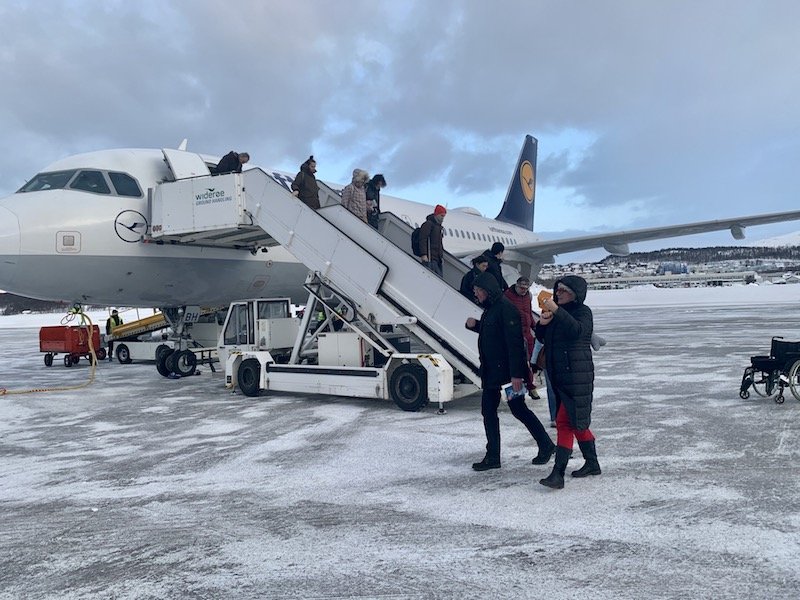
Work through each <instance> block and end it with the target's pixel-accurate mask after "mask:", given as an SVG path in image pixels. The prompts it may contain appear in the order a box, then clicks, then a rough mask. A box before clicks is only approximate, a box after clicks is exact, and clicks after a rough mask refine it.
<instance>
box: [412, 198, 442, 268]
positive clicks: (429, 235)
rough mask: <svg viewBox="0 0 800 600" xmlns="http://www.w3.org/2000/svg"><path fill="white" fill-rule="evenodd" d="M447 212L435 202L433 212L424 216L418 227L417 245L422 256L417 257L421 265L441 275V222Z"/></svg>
mask: <svg viewBox="0 0 800 600" xmlns="http://www.w3.org/2000/svg"><path fill="white" fill-rule="evenodd" d="M446 214H447V209H446V208H445V207H444V206H442V205H441V204H437V205H436V207H435V208H434V209H433V213H432V214H430V215H428V216H427V217H426V218H425V222H424V223H423V224H422V225H421V226H420V228H419V247H420V248H421V249H422V256H420V257H419V259H420V261H421V262H422V264H423V265H425V266H426V267H428V268H429V269H430V270H431V271H433V272H434V273H436V274H437V275H438V276H439V277H441V276H442V260H443V259H444V228H443V227H442V222H443V221H444V217H445V215H446Z"/></svg>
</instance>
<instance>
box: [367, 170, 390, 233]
mask: <svg viewBox="0 0 800 600" xmlns="http://www.w3.org/2000/svg"><path fill="white" fill-rule="evenodd" d="M385 187H386V178H385V177H384V176H383V175H382V174H381V173H378V174H377V175H375V176H373V178H372V179H370V180H369V183H367V188H366V191H367V217H368V219H369V224H370V225H372V226H373V227H374V228H375V229H377V228H378V217H379V216H380V214H381V190H382V189H383V188H385Z"/></svg>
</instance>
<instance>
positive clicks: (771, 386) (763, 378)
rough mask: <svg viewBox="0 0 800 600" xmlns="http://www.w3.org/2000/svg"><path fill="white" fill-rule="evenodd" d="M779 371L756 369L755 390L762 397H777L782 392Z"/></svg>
mask: <svg viewBox="0 0 800 600" xmlns="http://www.w3.org/2000/svg"><path fill="white" fill-rule="evenodd" d="M779 375H780V373H779V372H778V371H754V372H753V391H755V393H756V394H758V395H759V396H761V397H762V398H775V397H776V396H778V395H779V394H780V392H781V386H780V384H779V381H778V376H779Z"/></svg>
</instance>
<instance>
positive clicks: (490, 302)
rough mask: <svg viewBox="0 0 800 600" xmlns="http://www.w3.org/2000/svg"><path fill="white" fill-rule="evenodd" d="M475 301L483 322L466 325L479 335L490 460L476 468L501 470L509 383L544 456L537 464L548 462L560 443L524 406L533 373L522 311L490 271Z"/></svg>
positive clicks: (515, 407)
mask: <svg viewBox="0 0 800 600" xmlns="http://www.w3.org/2000/svg"><path fill="white" fill-rule="evenodd" d="M473 289H474V293H475V297H476V298H477V299H478V301H479V304H480V306H482V307H483V309H484V310H483V314H482V315H481V318H480V320H476V319H474V318H472V317H470V318H468V319H467V322H466V327H467V329H470V330H472V331H477V332H478V355H479V357H480V375H481V387H482V388H483V392H482V396H481V414H482V415H483V428H484V431H485V432H486V456H484V458H483V460H481V461H480V462H476V463H474V464H473V465H472V468H473V469H475V470H476V471H486V470H489V469H499V468H500V420H499V418H498V416H497V409H498V407H499V406H500V388H501V386H503V385H504V384H505V383H507V382H508V381H509V380H511V386H512V388H513V390H514V394H513V395H512V396H511V397H510V398H509V399H508V407H509V409H510V410H511V414H512V415H514V417H515V418H516V419H518V420H519V421H521V422H522V424H523V425H525V427H526V428H527V429H528V431H529V432H530V434H531V436H532V437H533V439H534V440H536V444H537V445H538V447H539V453H538V454H537V455H536V457H535V458H534V459H533V464H536V465H543V464H546V463H547V462H548V461H549V460H550V457H551V456H552V455H553V452H554V451H555V448H556V446H555V444H553V441H552V440H551V439H550V436H549V435H547V432H546V431H545V429H544V427H543V426H542V424H541V422H540V421H539V419H538V418H536V415H535V414H533V412H532V411H531V410H530V409H529V408H528V407H527V406H526V404H525V390H524V388H523V386H522V383H523V380H524V377H525V373H526V371H527V370H528V357H527V356H526V353H525V342H524V340H523V338H522V327H521V325H520V317H519V311H518V310H517V309H516V308H515V307H514V305H513V304H511V302H509V301H508V299H506V298H505V297H504V296H503V293H502V291H501V290H500V286H499V285H498V283H497V279H496V278H495V277H494V275H492V274H491V273H489V272H488V271H486V272H483V273H480V274H479V275H478V276H477V277H476V278H475V284H474V287H473Z"/></svg>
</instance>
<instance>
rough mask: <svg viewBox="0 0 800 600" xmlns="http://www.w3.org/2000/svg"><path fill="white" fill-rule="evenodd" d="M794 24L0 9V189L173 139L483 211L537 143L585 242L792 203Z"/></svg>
mask: <svg viewBox="0 0 800 600" xmlns="http://www.w3.org/2000/svg"><path fill="white" fill-rule="evenodd" d="M799 21H800V5H797V4H796V3H794V2H784V1H780V0H778V1H774V2H770V3H768V4H767V5H763V6H756V5H754V4H752V3H751V2H747V1H745V0H733V1H722V0H712V1H707V2H701V3H697V2H690V1H688V0H676V1H674V2H669V3H653V2H638V1H634V0H610V1H608V2H603V3H597V2H578V3H564V2H557V1H555V0H552V1H539V2H525V1H522V0H518V1H517V0H498V1H497V2H491V3H489V2H483V1H478V0H466V1H455V0H442V1H439V2H422V1H417V2H407V3H394V2H389V1H383V2H381V1H377V2H376V1H369V2H368V1H366V0H351V1H349V2H347V3H346V4H341V3H330V2H322V1H302V2H301V1H298V2H292V3H289V2H262V1H257V0H242V1H240V2H238V3H236V4H233V5H231V4H229V3H218V2H210V1H198V2H183V1H178V0H174V1H171V2H170V1H164V2H154V1H153V2H136V3H123V2H104V1H100V0H96V1H91V0H83V1H66V0H64V1H54V2H48V3H41V2H22V1H17V2H5V3H3V4H2V5H0V73H2V76H3V89H4V93H3V96H2V98H0V129H1V130H2V131H3V139H4V142H5V147H6V152H5V153H4V154H3V155H2V156H0V189H2V190H5V191H10V190H13V189H15V188H16V187H18V186H19V185H20V184H21V183H22V181H23V179H24V178H27V177H30V176H31V175H32V174H33V173H34V172H35V171H36V170H37V169H39V168H41V167H42V166H44V165H45V164H47V163H48V162H51V161H52V160H55V159H57V158H61V157H63V156H64V155H67V154H70V153H74V152H79V151H80V152H83V151H89V150H94V149H97V148H100V147H129V146H145V147H160V146H168V145H173V146H174V145H176V144H177V143H178V142H179V141H180V140H181V139H183V138H184V137H187V138H189V144H190V145H189V147H190V148H191V149H195V150H198V151H202V152H206V153H219V154H223V153H225V152H227V151H228V150H230V149H232V148H236V149H247V150H248V151H250V152H251V154H252V155H253V157H254V161H255V162H257V163H259V164H263V165H275V166H281V165H284V166H289V167H291V168H292V169H293V168H296V166H297V165H298V164H299V163H300V162H302V160H304V159H305V158H306V157H307V156H308V155H309V154H310V153H311V152H315V151H318V150H319V149H324V150H325V151H326V152H327V153H330V154H329V156H327V157H326V156H319V159H320V164H321V166H322V167H324V166H325V165H326V164H334V163H336V164H337V165H338V166H337V167H336V168H337V174H339V172H341V173H347V172H348V169H352V168H353V167H355V166H361V167H363V168H366V169H368V170H370V171H371V172H373V171H382V172H383V173H385V174H386V175H387V178H388V179H389V180H390V181H391V182H392V183H391V185H392V192H393V194H394V193H397V194H398V195H402V190H403V188H404V187H407V188H411V187H414V188H415V189H418V188H419V187H420V186H425V185H427V186H429V187H430V189H431V190H432V194H433V195H436V196H438V197H444V196H450V197H454V199H453V204H459V203H460V202H459V201H458V200H457V197H458V196H461V195H464V196H467V197H468V198H470V199H473V200H476V201H478V202H485V205H484V206H479V208H482V209H483V210H484V211H485V212H489V213H493V212H496V210H497V208H498V206H499V202H500V200H501V199H502V197H503V196H504V194H505V189H506V187H507V185H508V178H509V175H510V171H511V169H512V168H513V165H514V162H515V160H516V157H517V153H518V152H519V147H520V145H521V143H522V140H523V138H524V135H525V134H526V133H531V134H533V135H535V136H536V137H538V138H539V140H540V145H539V157H540V163H539V168H538V176H539V182H540V185H543V186H545V187H543V188H540V192H539V194H538V195H537V203H538V204H540V205H546V204H547V203H548V201H549V198H550V199H551V200H550V201H553V200H552V198H559V201H560V200H562V199H566V200H565V201H566V202H568V203H572V205H573V206H574V207H581V206H585V207H588V208H590V209H591V210H592V211H593V213H592V214H594V215H598V218H599V219H600V221H599V223H591V224H588V223H587V227H588V226H589V225H591V226H601V227H602V226H610V225H611V222H610V221H608V222H604V221H603V214H605V213H606V212H608V214H611V213H613V214H619V212H620V211H621V210H622V211H624V208H625V207H627V206H631V207H636V210H635V211H632V212H631V214H630V221H629V222H628V223H626V226H628V225H642V226H644V225H657V224H660V223H667V222H670V223H675V222H680V221H684V220H694V219H706V218H715V217H718V216H730V215H735V214H748V213H751V212H754V211H755V212H765V211H772V210H775V211H778V210H788V209H790V208H793V207H794V205H795V203H796V199H795V198H796V194H795V189H796V185H795V182H794V176H793V173H794V165H795V164H797V158H798V154H800V142H798V141H797V140H798V136H797V128H798V126H797V123H798V122H800V114H799V113H800V105H798V103H797V102H795V99H796V98H797V97H798V92H800V89H798V88H799V87H800V80H798V79H797V78H796V77H794V75H793V74H794V72H795V70H796V66H795V64H794V63H795V57H796V55H797V52H798V50H799V49H798V42H797V36H796V31H797V30H798V25H800V22H799ZM587 140H589V141H588V142H587ZM551 194H552V195H551ZM603 209H613V210H609V211H604V210H603ZM537 222H538V221H537Z"/></svg>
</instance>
